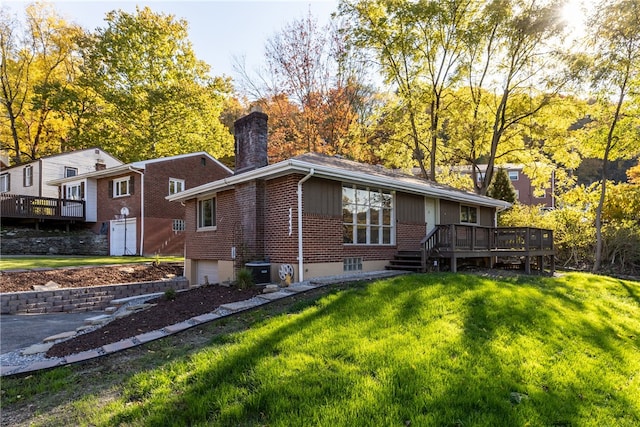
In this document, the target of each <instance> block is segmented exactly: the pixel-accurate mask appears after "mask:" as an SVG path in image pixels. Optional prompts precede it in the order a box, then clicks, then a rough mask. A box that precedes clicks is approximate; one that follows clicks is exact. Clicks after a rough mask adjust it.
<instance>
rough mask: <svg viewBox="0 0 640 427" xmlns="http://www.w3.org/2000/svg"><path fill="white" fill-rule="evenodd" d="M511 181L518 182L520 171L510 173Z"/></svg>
mask: <svg viewBox="0 0 640 427" xmlns="http://www.w3.org/2000/svg"><path fill="white" fill-rule="evenodd" d="M509 179H510V180H511V181H517V180H519V179H520V172H518V171H509Z"/></svg>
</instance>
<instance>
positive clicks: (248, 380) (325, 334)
mask: <svg viewBox="0 0 640 427" xmlns="http://www.w3.org/2000/svg"><path fill="white" fill-rule="evenodd" d="M325 292H327V294H326V295H324V296H322V297H321V298H317V299H310V300H308V301H301V302H299V303H297V304H296V305H294V306H292V307H290V308H289V309H288V310H287V311H286V312H284V313H271V312H269V307H270V306H266V307H265V308H261V309H259V310H256V311H252V312H247V313H244V314H242V315H241V316H238V317H233V318H229V319H226V320H225V322H237V321H239V319H244V320H243V321H244V322H246V325H247V328H246V329H245V330H242V331H239V332H235V333H220V334H215V333H214V334H212V339H211V340H209V342H208V343H207V345H204V346H202V347H198V348H189V349H180V347H178V346H176V345H173V344H172V345H170V346H168V347H167V348H165V349H164V350H153V351H154V353H153V354H150V355H146V356H144V357H146V362H144V363H137V364H136V363H132V364H130V365H131V366H130V370H128V371H127V372H126V373H123V375H122V376H120V377H118V378H116V379H114V380H113V381H111V382H109V381H106V380H105V381H106V383H105V384H103V385H102V387H97V389H96V384H95V383H94V382H95V378H94V379H93V380H91V379H90V378H87V379H85V378H84V377H83V376H82V375H78V374H75V372H76V370H80V369H81V368H80V367H73V366H72V367H67V368H61V369H59V370H53V371H50V372H45V373H39V374H35V375H32V376H30V377H29V378H28V380H26V381H25V379H12V378H10V379H3V385H2V388H3V393H2V399H3V401H2V407H3V410H7V409H9V410H10V408H11V405H15V404H17V403H18V402H20V405H21V406H22V407H28V406H29V405H34V406H36V407H38V404H42V403H41V402H42V400H41V399H42V398H43V397H44V395H45V394H46V393H44V392H43V391H42V390H43V387H45V385H46V384H54V385H55V387H56V388H55V389H49V391H48V393H52V392H53V393H57V394H59V395H60V396H63V397H61V398H60V399H59V401H53V402H51V403H50V407H48V406H47V405H45V406H44V407H40V409H39V414H38V415H37V416H34V417H33V419H32V420H30V421H32V422H33V423H34V424H33V425H71V424H73V425H76V424H77V425H96V426H109V425H131V426H136V425H144V426H147V425H148V426H154V425H157V426H161V425H190V426H204V425H220V426H226V425H270V426H290V425H319V426H347V425H348V426H359V425H360V426H371V425H385V426H386V425H409V424H410V425H414V426H430V425H450V426H551V425H553V426H578V425H579V426H603V425H615V426H635V425H639V424H640V356H639V355H640V342H639V338H640V337H639V335H640V284H638V283H637V282H631V281H623V280H617V279H612V278H606V277H599V276H594V275H589V274H578V273H574V274H566V275H563V276H562V277H559V278H535V277H519V278H511V279H490V278H483V277H480V276H474V275H465V274H432V275H411V276H405V277H399V278H395V279H390V280H383V281H378V282H374V283H371V284H359V285H350V286H349V287H346V288H344V289H340V290H333V291H325ZM242 316H245V317H242ZM215 324H216V322H214V323H213V324H211V325H215ZM211 325H210V327H213V326H211ZM249 326H250V327H249ZM218 327H222V326H220V325H219V326H218ZM177 337H179V335H178V336H177ZM169 347H170V348H169ZM151 348H153V347H151ZM156 351H157V353H156ZM150 361H153V363H150ZM133 366H135V368H133ZM58 371H59V372H62V373H63V374H56V372H58ZM109 372H111V371H109ZM65 378H66V380H65ZM85 381H86V382H87V383H86V384H84V382H85ZM89 381H92V387H89ZM78 389H79V390H91V391H90V392H86V393H84V394H82V395H79V396H77V397H74V398H73V399H69V395H70V394H72V390H78ZM18 395H20V398H19V399H18V398H17V396H18Z"/></svg>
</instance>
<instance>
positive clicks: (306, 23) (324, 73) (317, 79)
mask: <svg viewBox="0 0 640 427" xmlns="http://www.w3.org/2000/svg"><path fill="white" fill-rule="evenodd" d="M339 26H340V24H339V23H333V24H329V25H326V26H322V27H321V26H319V25H318V22H317V19H316V18H315V17H313V15H311V13H309V14H307V15H306V16H305V17H303V18H300V19H296V20H293V21H291V22H289V23H287V24H286V25H285V26H284V27H283V29H282V30H281V31H278V32H277V33H275V34H274V35H273V36H272V37H271V38H269V39H268V40H267V43H266V46H265V60H266V68H265V69H264V70H262V71H261V72H259V74H258V76H252V75H251V74H250V73H249V72H248V71H247V70H246V67H245V65H244V64H243V63H242V62H241V61H240V60H237V61H236V65H235V68H236V71H237V72H238V73H239V75H240V76H241V79H240V80H241V81H240V86H241V90H243V91H244V93H245V95H247V96H249V97H250V98H252V99H253V100H254V102H258V103H259V104H260V105H261V106H262V108H263V109H264V110H265V111H268V112H269V116H270V129H271V130H272V135H281V136H284V134H285V133H286V134H288V135H287V136H286V138H285V139H286V142H285V141H284V140H280V141H279V142H276V141H275V139H274V138H270V141H271V146H273V150H271V152H270V155H271V156H272V157H273V158H274V160H276V159H278V160H279V159H281V157H279V156H280V155H281V154H282V155H284V156H285V158H286V157H288V156H290V155H292V154H297V153H300V152H305V151H313V152H320V153H326V154H331V155H333V154H339V155H344V156H349V157H354V155H355V157H356V158H357V154H356V153H359V152H360V151H359V150H355V151H354V150H352V148H353V145H352V144H351V142H352V140H353V138H354V132H353V128H354V127H357V126H358V125H359V122H358V120H359V119H360V118H361V116H362V115H363V114H365V113H366V112H367V110H366V106H365V104H366V103H367V98H368V97H369V96H370V94H371V91H370V89H369V88H368V87H367V86H366V85H365V84H364V83H363V79H362V74H363V71H362V69H361V68H358V66H359V65H360V63H359V62H357V61H354V56H355V54H354V52H352V51H351V50H350V48H349V46H348V45H347V44H346V43H345V42H344V38H343V34H344V33H343V32H341V31H340V28H339ZM296 110H297V111H296ZM280 125H284V126H287V127H286V128H283V129H278V128H277V126H280ZM277 146H279V147H280V148H284V147H289V148H287V149H286V151H282V150H281V149H280V148H278V147H277Z"/></svg>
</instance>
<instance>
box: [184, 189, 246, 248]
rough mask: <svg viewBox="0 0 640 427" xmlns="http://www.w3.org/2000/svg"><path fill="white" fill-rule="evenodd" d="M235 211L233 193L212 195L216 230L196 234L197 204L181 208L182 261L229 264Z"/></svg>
mask: <svg viewBox="0 0 640 427" xmlns="http://www.w3.org/2000/svg"><path fill="white" fill-rule="evenodd" d="M237 215H238V207H237V205H236V202H235V192H234V191H233V190H228V191H223V192H220V193H218V194H217V195H216V230H212V231H197V201H196V200H195V199H194V200H189V201H188V202H186V206H185V227H186V228H185V241H186V257H187V258H189V259H206V260H230V259H231V247H232V246H233V245H234V240H235V235H236V234H237V233H236V229H237V228H238V219H237V218H238V217H237Z"/></svg>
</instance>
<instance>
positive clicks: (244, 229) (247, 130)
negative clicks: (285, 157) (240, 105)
mask: <svg viewBox="0 0 640 427" xmlns="http://www.w3.org/2000/svg"><path fill="white" fill-rule="evenodd" d="M267 119H268V117H267V115H266V114H264V113H262V112H259V111H254V112H252V113H250V114H248V115H246V116H244V117H242V118H240V119H238V120H236V122H235V123H234V125H233V126H234V133H235V144H236V147H235V151H236V170H235V173H236V174H239V173H242V172H248V171H251V170H254V169H258V168H261V167H264V166H267V165H268V159H267ZM234 193H235V199H236V205H237V208H238V211H237V212H236V218H237V221H238V222H237V223H236V227H237V229H236V232H235V233H234V246H237V247H243V248H244V252H245V253H244V254H243V256H244V257H246V259H244V260H241V261H243V262H246V261H251V260H260V259H264V256H265V251H264V250H265V248H264V232H265V227H264V206H265V195H266V185H265V182H264V180H262V179H253V180H251V181H244V182H242V183H238V184H236V185H235V192H234ZM240 245H242V246H240Z"/></svg>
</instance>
